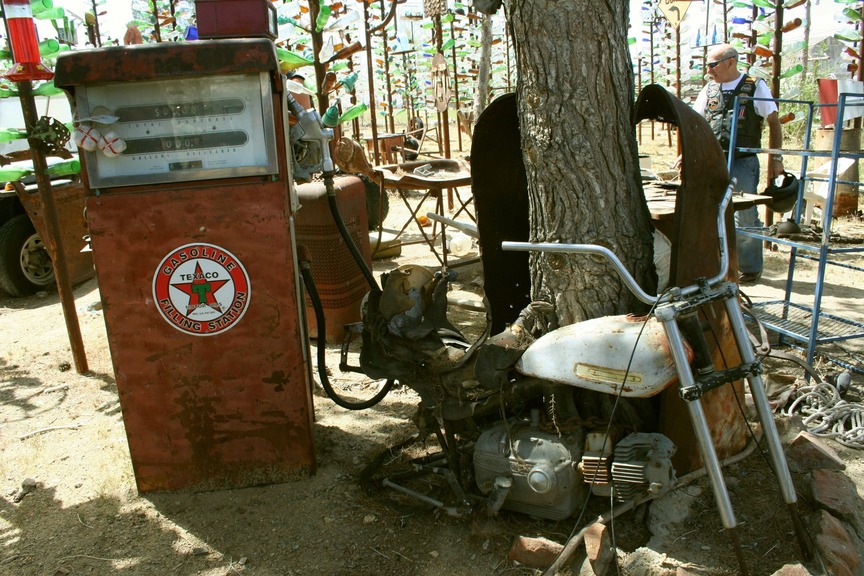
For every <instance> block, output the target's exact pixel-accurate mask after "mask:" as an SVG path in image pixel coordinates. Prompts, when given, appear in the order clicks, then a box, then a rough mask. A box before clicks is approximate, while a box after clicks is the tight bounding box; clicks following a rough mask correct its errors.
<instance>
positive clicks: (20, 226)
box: [0, 214, 54, 298]
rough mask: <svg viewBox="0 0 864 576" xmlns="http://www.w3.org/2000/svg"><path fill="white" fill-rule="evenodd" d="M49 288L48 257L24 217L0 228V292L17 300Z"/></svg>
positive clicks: (45, 249) (49, 271)
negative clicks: (4, 292) (2, 291)
mask: <svg viewBox="0 0 864 576" xmlns="http://www.w3.org/2000/svg"><path fill="white" fill-rule="evenodd" d="M52 284H54V268H53V266H52V265H51V257H50V256H49V255H48V250H47V248H46V247H45V243H44V242H43V241H42V238H40V237H39V234H37V233H36V229H35V228H33V224H32V223H31V222H30V219H29V218H28V217H27V215H26V214H20V215H18V216H15V217H14V218H12V219H11V220H9V221H8V222H6V223H5V224H3V226H0V289H3V290H5V291H6V292H7V293H8V294H9V295H10V296H14V297H16V298H17V297H21V296H27V295H30V294H33V293H35V292H37V291H39V290H43V289H45V287H47V286H51V285H52Z"/></svg>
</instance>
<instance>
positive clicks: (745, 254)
mask: <svg viewBox="0 0 864 576" xmlns="http://www.w3.org/2000/svg"><path fill="white" fill-rule="evenodd" d="M731 176H732V177H733V178H737V179H738V183H737V184H736V185H735V191H736V192H744V193H746V194H756V193H757V188H758V186H759V158H758V156H755V155H754V156H745V157H744V158H737V159H736V160H735V162H734V163H733V165H732V174H731ZM735 226H736V227H737V228H761V227H762V221H761V220H759V210H758V209H757V208H756V206H753V207H752V208H746V209H744V210H738V211H737V212H735ZM737 247H738V271H739V272H740V273H742V274H758V273H760V272H762V240H760V239H758V238H749V237H745V236H738V237H737Z"/></svg>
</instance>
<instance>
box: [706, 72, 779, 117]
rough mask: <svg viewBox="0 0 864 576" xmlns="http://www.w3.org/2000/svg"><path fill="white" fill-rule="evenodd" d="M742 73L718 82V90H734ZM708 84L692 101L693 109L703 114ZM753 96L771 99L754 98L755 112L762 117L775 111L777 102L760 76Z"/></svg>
mask: <svg viewBox="0 0 864 576" xmlns="http://www.w3.org/2000/svg"><path fill="white" fill-rule="evenodd" d="M743 76H744V74H739V75H738V77H737V78H735V79H734V80H730V81H729V82H723V83H722V84H720V90H722V91H724V92H726V91H729V90H735V87H736V86H738V83H739V82H741V78H742V77H743ZM707 92H708V84H706V85H705V86H703V87H702V91H701V92H699V96H697V97H696V102H694V103H693V109H694V110H695V111H696V112H698V113H699V114H701V115H702V116H705V108H706V107H707V105H708V96H707ZM753 97H754V98H771V100H754V101H753V106H754V107H755V108H756V113H757V114H759V116H761V117H762V118H765V117H767V116H768V115H769V114H771V113H772V112H776V111H777V102H775V101H774V100H773V98H774V95H773V94H771V91H770V90H769V89H768V85H767V84H766V83H765V81H764V80H762V79H761V78H757V79H756V91H755V92H754V93H753Z"/></svg>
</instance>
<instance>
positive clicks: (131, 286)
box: [87, 181, 315, 492]
mask: <svg viewBox="0 0 864 576" xmlns="http://www.w3.org/2000/svg"><path fill="white" fill-rule="evenodd" d="M126 190H129V189H126ZM87 210H88V216H89V220H90V234H91V238H92V243H93V254H94V258H95V262H96V270H97V274H98V278H99V287H100V291H101V294H102V301H103V306H104V313H105V321H106V324H107V326H108V341H109V346H110V349H111V357H112V361H113V363H114V371H115V374H116V378H117V388H118V391H119V394H120V404H121V407H122V410H123V418H124V421H125V424H126V433H127V436H128V439H129V450H130V454H131V456H132V463H133V467H134V470H135V477H136V480H137V483H138V489H139V490H140V491H141V492H150V491H158V490H181V489H184V490H185V489H192V490H203V489H216V488H237V487H243V486H251V485H257V484H266V483H273V482H282V481H286V480H289V479H291V478H294V477H296V476H298V475H307V474H309V473H311V472H312V471H314V468H315V459H314V454H313V444H312V399H311V392H310V388H309V380H308V369H307V362H306V346H307V343H306V341H305V338H304V329H303V327H302V326H301V324H300V317H299V306H298V304H297V302H298V298H297V297H298V293H297V286H296V283H295V267H294V261H293V256H292V254H293V250H292V243H291V233H290V228H289V221H288V217H287V214H288V209H287V206H286V197H285V189H284V183H282V182H278V181H277V182H272V183H269V184H261V183H251V182H250V183H246V184H236V183H235V184H232V183H231V182H224V181H222V182H215V183H208V185H207V186H206V187H200V188H192V187H187V188H180V187H177V188H175V189H166V190H163V191H153V190H150V191H148V192H146V193H116V194H106V195H102V196H91V197H89V198H88V199H87ZM226 254H227V255H228V256H227V257H226V256H225V255H226ZM193 258H197V259H200V260H203V261H205V264H206V262H207V261H213V262H216V261H217V260H218V261H219V263H220V264H221V265H222V267H223V268H224V270H225V271H226V272H227V273H229V275H230V280H231V281H233V282H234V284H233V286H234V297H233V300H231V301H230V303H228V304H226V305H221V304H220V303H219V302H216V303H215V305H216V306H217V307H218V306H221V307H222V309H221V310H217V313H216V316H215V317H213V318H211V319H210V320H206V319H205V320H202V321H200V322H198V325H197V326H196V325H195V324H194V322H193V323H192V324H190V323H189V322H188V318H189V317H191V316H192V315H193V314H194V310H190V308H195V306H193V305H192V304H193V302H194V301H193V300H192V299H191V298H190V300H189V302H190V307H189V308H187V309H186V310H181V309H179V308H180V307H178V306H176V305H172V303H171V302H169V301H168V300H169V299H168V298H167V297H166V296H165V293H164V291H165V290H168V291H173V290H186V291H187V292H195V290H196V289H195V288H193V287H191V285H190V284H191V283H192V282H193V280H194V278H192V277H190V278H188V282H182V281H183V280H184V278H182V277H181V278H179V279H178V278H176V277H175V278H174V279H173V280H171V282H173V283H172V284H171V285H170V286H166V285H165V282H167V280H165V278H166V277H168V276H170V275H171V274H173V273H174V270H175V269H176V270H178V271H179V270H180V266H181V265H182V263H183V262H185V261H186V260H191V259H193ZM241 271H245V276H246V277H245V279H244V278H243V276H242V274H241ZM204 275H206V268H205V269H204V270H203V271H202V273H201V274H199V273H198V272H197V268H196V272H195V273H194V274H192V275H191V276H195V277H198V276H204ZM207 279H208V280H213V281H214V282H216V281H220V282H221V281H223V280H218V279H216V277H215V275H210V276H209V277H208V278H207ZM224 279H229V278H228V276H224ZM178 282H179V283H180V284H185V285H180V286H178ZM210 288H216V286H215V284H214V285H212V286H210ZM202 290H204V289H203V288H201V287H200V286H199V290H198V292H197V293H198V294H201V295H202V298H204V297H205V296H206V294H205V292H203V291H202ZM198 302H199V303H200V304H197V306H202V307H204V311H205V312H212V310H213V309H215V308H214V305H213V304H214V303H213V302H211V301H210V300H207V299H206V298H205V299H204V300H198ZM235 306H236V307H237V308H236V311H234V308H235ZM211 316H212V315H211ZM204 334H206V335H204Z"/></svg>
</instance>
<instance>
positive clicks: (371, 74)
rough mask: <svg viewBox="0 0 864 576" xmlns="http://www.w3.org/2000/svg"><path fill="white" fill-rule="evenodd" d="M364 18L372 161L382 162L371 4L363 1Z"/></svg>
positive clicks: (374, 162) (375, 162)
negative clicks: (379, 148)
mask: <svg viewBox="0 0 864 576" xmlns="http://www.w3.org/2000/svg"><path fill="white" fill-rule="evenodd" d="M363 20H364V21H365V26H364V27H363V28H364V30H365V31H366V76H367V78H368V81H369V111H370V114H369V116H370V123H371V128H372V150H373V152H372V163H373V164H380V163H381V156H380V154H379V152H378V119H377V118H376V117H375V113H376V112H377V110H378V105H377V104H376V103H375V70H374V68H373V67H372V34H371V29H372V22H370V21H369V4H367V3H366V2H363Z"/></svg>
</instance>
